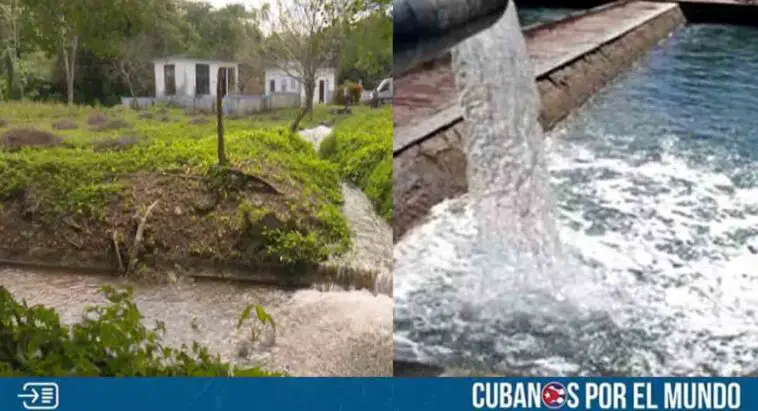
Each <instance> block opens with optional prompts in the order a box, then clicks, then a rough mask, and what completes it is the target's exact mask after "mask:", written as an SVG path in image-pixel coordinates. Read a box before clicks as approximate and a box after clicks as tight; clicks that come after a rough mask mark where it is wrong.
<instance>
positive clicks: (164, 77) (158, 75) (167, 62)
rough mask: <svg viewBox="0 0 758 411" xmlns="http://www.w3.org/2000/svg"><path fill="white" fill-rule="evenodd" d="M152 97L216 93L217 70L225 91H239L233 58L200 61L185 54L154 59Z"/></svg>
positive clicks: (237, 65) (209, 94)
mask: <svg viewBox="0 0 758 411" xmlns="http://www.w3.org/2000/svg"><path fill="white" fill-rule="evenodd" d="M153 65H154V67H155V97H174V96H175V97H193V98H194V97H198V96H215V95H216V79H217V75H218V70H219V69H221V70H223V72H222V75H223V78H225V79H226V81H225V83H224V84H223V87H224V88H225V89H226V93H224V94H236V93H237V91H238V87H237V84H238V82H237V79H238V78H239V64H238V63H236V62H233V61H220V60H203V59H195V58H191V57H184V56H171V57H163V58H158V59H154V60H153Z"/></svg>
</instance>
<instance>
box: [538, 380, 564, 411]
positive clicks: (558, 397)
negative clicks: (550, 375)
mask: <svg viewBox="0 0 758 411" xmlns="http://www.w3.org/2000/svg"><path fill="white" fill-rule="evenodd" d="M542 403H543V404H545V406H546V407H548V408H551V409H554V410H555V409H558V408H561V407H563V404H565V403H566V388H565V387H564V386H563V385H562V384H560V383H557V382H551V383H550V384H547V385H546V386H544V387H542Z"/></svg>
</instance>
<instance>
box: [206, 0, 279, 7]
mask: <svg viewBox="0 0 758 411" xmlns="http://www.w3.org/2000/svg"><path fill="white" fill-rule="evenodd" d="M205 1H207V2H208V3H210V4H212V5H213V6H215V7H224V6H226V5H227V4H235V3H242V4H244V5H246V6H250V7H256V8H257V7H260V6H262V5H263V3H276V2H275V1H269V0H205ZM272 6H273V4H272Z"/></svg>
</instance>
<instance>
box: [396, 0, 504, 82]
mask: <svg viewBox="0 0 758 411" xmlns="http://www.w3.org/2000/svg"><path fill="white" fill-rule="evenodd" d="M508 2H509V0H395V4H394V7H393V10H392V20H393V37H394V42H393V58H394V69H393V75H394V76H398V75H401V74H403V73H404V72H405V71H407V70H408V69H410V68H412V67H413V66H415V65H416V64H418V63H421V62H424V61H428V60H431V59H433V58H435V57H437V56H438V55H440V54H441V53H442V52H444V51H446V50H448V49H450V48H452V47H453V46H455V45H456V44H458V43H459V42H461V41H463V40H465V39H467V38H468V37H471V36H473V35H475V34H477V33H479V32H480V31H482V30H484V29H486V28H488V27H490V26H491V25H493V24H494V23H495V22H496V21H497V20H498V19H499V18H500V17H501V16H502V15H503V13H504V12H505V9H507V8H508Z"/></svg>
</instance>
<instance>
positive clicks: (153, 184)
mask: <svg viewBox="0 0 758 411" xmlns="http://www.w3.org/2000/svg"><path fill="white" fill-rule="evenodd" d="M100 123H102V124H110V121H108V122H103V121H100ZM100 123H98V124H100ZM56 124H57V123H56ZM93 127H94V126H93ZM181 127H182V126H181V125H175V124H174V125H171V124H164V123H160V124H158V122H154V123H150V124H149V125H148V126H146V129H148V130H149V131H150V132H151V134H149V135H143V136H141V137H139V138H137V139H134V141H133V142H134V144H127V145H121V144H111V145H107V144H106V145H104V144H102V143H103V139H102V138H99V137H97V136H92V135H91V134H86V135H84V136H81V137H79V136H76V137H68V136H67V135H65V134H64V135H63V137H61V136H58V135H56V134H55V133H52V132H47V131H40V130H35V129H31V128H30V129H29V130H31V131H30V132H26V131H23V129H21V128H18V127H16V128H13V129H11V130H9V131H6V132H5V134H4V135H3V136H2V138H0V262H2V263H23V264H35V265H52V266H58V267H68V268H73V269H77V270H78V269H90V270H97V271H109V272H114V273H116V272H122V273H123V272H130V273H131V272H140V271H159V272H161V273H164V274H165V272H166V271H174V272H175V273H176V274H182V273H187V274H198V275H202V274H208V275H210V276H219V275H222V276H223V275H236V276H245V277H246V278H249V279H252V280H258V281H263V282H274V283H278V284H293V285H307V284H310V283H312V282H314V281H327V282H334V281H337V282H341V281H353V282H354V283H355V282H358V283H357V284H353V285H357V286H363V285H368V284H372V283H373V278H371V276H372V275H373V274H372V273H358V274H356V273H352V272H350V273H347V274H348V275H346V273H345V272H344V270H343V271H340V272H337V270H333V269H329V268H324V267H323V266H322V265H321V263H322V262H324V261H326V260H327V259H328V258H330V257H331V256H333V255H339V254H341V253H344V252H346V251H347V250H348V249H349V246H350V236H349V231H348V226H347V223H346V221H345V218H344V217H343V216H342V213H341V210H340V207H341V205H342V197H341V186H340V176H339V174H338V173H337V172H336V171H335V170H334V169H333V167H332V166H331V165H329V164H328V163H327V162H325V161H323V160H321V159H319V158H318V155H317V154H316V153H315V152H314V151H313V150H309V149H307V148H308V143H306V142H304V141H302V140H301V139H300V138H299V137H298V136H296V135H291V134H289V133H287V132H286V130H284V129H279V128H274V129H257V130H251V131H245V132H236V133H230V134H228V135H227V136H226V147H227V157H228V158H229V162H230V164H229V167H227V168H219V167H217V166H215V163H216V151H215V148H216V141H215V140H216V139H215V136H212V135H207V136H202V137H194V138H193V137H186V135H184V134H183V133H182V130H183V129H180V128H181ZM68 129H72V130H76V129H73V128H71V127H69V128H68ZM19 130H21V131H19ZM182 136H184V137H182ZM43 137H44V138H43ZM130 141H132V140H130ZM44 143H49V144H44ZM156 269H157V270H156ZM209 272H212V274H209ZM354 274H355V275H354ZM356 278H357V279H356ZM361 281H363V282H365V283H366V284H362V283H360V282H361Z"/></svg>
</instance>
